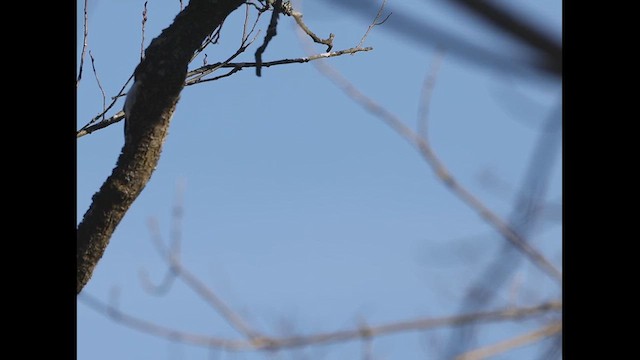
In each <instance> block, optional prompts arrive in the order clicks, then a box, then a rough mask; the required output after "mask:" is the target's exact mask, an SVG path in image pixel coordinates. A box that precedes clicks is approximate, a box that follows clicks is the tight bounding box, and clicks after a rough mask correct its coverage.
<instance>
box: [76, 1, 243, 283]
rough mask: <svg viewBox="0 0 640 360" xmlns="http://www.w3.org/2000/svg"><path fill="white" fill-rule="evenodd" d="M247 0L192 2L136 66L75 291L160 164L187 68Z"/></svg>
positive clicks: (81, 237)
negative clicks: (121, 136) (120, 141)
mask: <svg viewBox="0 0 640 360" xmlns="http://www.w3.org/2000/svg"><path fill="white" fill-rule="evenodd" d="M243 3H244V0H191V2H190V3H189V5H188V6H187V7H185V8H184V10H183V11H181V12H180V13H179V14H178V15H177V16H176V18H175V19H174V22H173V24H171V25H170V26H169V27H168V28H166V29H164V30H163V31H162V33H161V34H160V35H159V36H158V37H157V38H155V39H154V40H153V41H152V42H151V44H149V46H148V47H147V49H146V51H145V58H144V60H143V61H142V62H140V64H139V65H138V66H137V67H136V70H135V73H134V74H135V81H136V84H137V86H138V89H137V96H136V101H135V103H134V104H133V106H132V108H131V110H130V114H128V118H127V120H126V121H127V127H128V131H127V136H125V143H124V146H123V148H122V152H121V153H120V156H119V158H118V161H117V163H116V166H115V168H114V169H113V171H112V173H111V175H110V176H109V177H108V178H107V180H105V182H104V184H103V185H102V186H101V187H100V190H99V191H98V192H97V193H95V194H94V195H93V198H92V203H91V206H90V207H89V209H88V210H87V212H86V213H85V214H84V217H83V219H82V221H81V222H80V224H79V225H78V229H77V238H76V246H77V252H76V262H77V264H76V266H77V282H76V290H77V293H78V294H79V293H80V291H82V289H83V288H84V286H85V285H86V284H87V282H88V281H89V279H90V278H91V275H92V273H93V270H94V269H95V267H96V265H97V263H98V261H99V260H100V258H102V255H103V254H104V251H105V250H106V248H107V245H108V244H109V240H110V238H111V235H112V234H113V232H114V230H115V228H116V226H117V225H118V224H119V223H120V221H121V220H122V218H123V217H124V215H125V213H126V212H127V210H128V209H129V207H131V205H132V204H133V202H134V201H135V199H136V198H137V197H138V195H140V193H141V192H142V190H143V189H144V187H145V185H146V184H147V182H148V181H149V179H151V175H152V173H153V171H154V170H155V168H156V165H157V164H158V160H159V159H160V153H161V151H162V145H163V143H164V140H165V138H166V136H167V134H168V128H169V124H170V122H171V117H172V116H173V112H174V110H175V107H176V104H177V103H178V100H179V96H180V92H181V91H182V88H183V87H184V82H185V79H186V74H187V66H188V64H189V61H190V59H191V57H192V56H193V54H194V52H195V51H196V50H197V49H198V47H199V46H200V45H201V44H202V42H203V41H204V40H205V38H206V37H207V36H208V35H209V34H211V33H212V32H213V31H214V30H215V29H216V28H217V27H218V26H220V25H221V24H222V22H223V21H224V19H226V18H227V16H228V15H229V14H231V12H233V11H234V10H235V9H237V8H238V7H239V6H240V5H241V4H243Z"/></svg>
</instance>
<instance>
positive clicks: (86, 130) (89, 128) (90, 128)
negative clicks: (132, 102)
mask: <svg viewBox="0 0 640 360" xmlns="http://www.w3.org/2000/svg"><path fill="white" fill-rule="evenodd" d="M131 79H133V74H131V76H129V79H128V80H127V82H125V83H124V85H122V88H121V89H120V91H119V92H118V94H117V95H116V96H114V97H112V98H111V104H109V106H107V108H106V109H104V110H103V111H102V112H101V113H99V114H98V115H96V116H94V117H93V119H91V120H90V121H89V122H88V123H87V124H85V125H84V126H83V127H82V128H80V130H78V132H77V133H76V138H80V137H83V136H85V135H88V134H91V133H92V132H94V131H96V130H100V129H102V128H105V127H107V126H109V125H111V124H115V123H117V122H118V121H120V120H122V119H124V112H123V111H119V112H118V113H116V114H115V115H113V116H112V117H111V118H109V119H106V120H102V121H101V122H100V123H98V124H95V122H96V121H98V120H99V119H100V118H104V115H105V114H106V112H107V111H109V110H111V108H112V107H113V106H114V105H115V104H116V102H117V101H118V99H120V98H121V97H123V96H125V95H126V94H125V93H124V89H125V88H126V87H127V85H128V84H129V82H130V81H131ZM94 124H95V125H94Z"/></svg>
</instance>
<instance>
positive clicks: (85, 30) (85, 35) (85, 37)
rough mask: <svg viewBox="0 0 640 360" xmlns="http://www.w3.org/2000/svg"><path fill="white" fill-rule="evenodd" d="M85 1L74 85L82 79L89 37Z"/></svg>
mask: <svg viewBox="0 0 640 360" xmlns="http://www.w3.org/2000/svg"><path fill="white" fill-rule="evenodd" d="M87 1H88V0H84V20H83V23H82V27H83V35H82V52H81V53H80V68H79V69H78V79H77V80H76V87H78V85H79V84H80V79H82V67H83V65H84V57H85V53H86V50H87V40H88V38H89V26H88V24H89V15H88V13H87V11H88V10H87Z"/></svg>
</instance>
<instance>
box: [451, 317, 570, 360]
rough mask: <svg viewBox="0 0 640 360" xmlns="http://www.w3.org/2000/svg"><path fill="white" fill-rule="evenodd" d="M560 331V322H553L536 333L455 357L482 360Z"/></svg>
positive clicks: (464, 359) (458, 359)
mask: <svg viewBox="0 0 640 360" xmlns="http://www.w3.org/2000/svg"><path fill="white" fill-rule="evenodd" d="M561 331H562V322H554V323H553V324H550V325H547V326H545V327H543V328H541V329H538V330H536V331H533V332H530V333H527V334H524V335H521V336H517V337H515V338H512V339H508V340H505V341H501V342H498V343H495V344H491V345H489V346H485V347H482V348H479V349H475V350H471V351H469V352H466V353H464V354H461V355H459V356H457V357H456V360H482V359H486V358H488V357H490V356H494V355H497V354H501V353H504V352H507V351H509V350H511V349H513V348H517V347H520V346H524V345H527V344H530V343H532V342H535V341H538V340H540V339H543V338H545V337H549V336H552V335H555V334H557V333H559V332H561Z"/></svg>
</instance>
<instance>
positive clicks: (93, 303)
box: [78, 293, 562, 351]
mask: <svg viewBox="0 0 640 360" xmlns="http://www.w3.org/2000/svg"><path fill="white" fill-rule="evenodd" d="M78 299H79V300H81V301H82V302H83V303H84V304H86V305H88V306H90V307H91V308H92V309H94V310H95V311H97V312H98V313H100V314H102V315H104V316H107V317H109V318H111V319H113V320H114V321H116V322H119V323H122V324H123V325H125V326H128V327H131V328H133V329H136V330H139V331H141V332H144V333H147V334H151V335H155V336H158V337H162V338H166V339H168V340H172V341H178V342H181V343H185V344H191V345H195V346H205V347H215V348H219V349H226V350H233V351H239V350H268V351H273V350H282V349H291V348H299V347H305V346H313V345H326V344H333V343H341V342H348V341H354V340H363V339H372V338H375V337H380V336H387V335H393V334H398V333H402V332H410V331H425V330H432V329H439V328H444V327H450V326H460V325H464V324H469V323H475V322H485V323H487V322H501V321H512V320H519V319H524V318H529V317H534V316H539V315H542V314H546V313H549V312H558V311H561V310H562V302H561V301H551V302H545V303H541V304H539V305H536V306H531V307H522V308H516V309H514V308H507V309H502V310H495V311H486V312H477V313H470V314H464V315H456V316H448V317H441V318H425V319H413V320H408V321H400V322H394V323H389V324H384V325H379V326H367V327H358V328H356V329H351V330H338V331H332V332H326V333H317V334H312V335H307V336H292V337H274V338H270V337H258V338H254V339H253V340H250V341H246V340H230V339H223V338H219V337H211V336H206V335H201V334H193V333H187V332H182V331H178V330H173V329H169V328H167V327H164V326H161V325H158V324H155V323H152V322H150V321H146V320H143V319H140V318H137V317H135V316H132V315H129V314H126V313H124V312H122V311H120V310H119V309H117V308H114V307H112V306H110V305H108V304H105V303H103V302H102V301H100V300H98V299H97V298H94V297H93V296H91V295H88V294H86V293H83V294H81V295H80V296H79V297H78Z"/></svg>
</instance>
